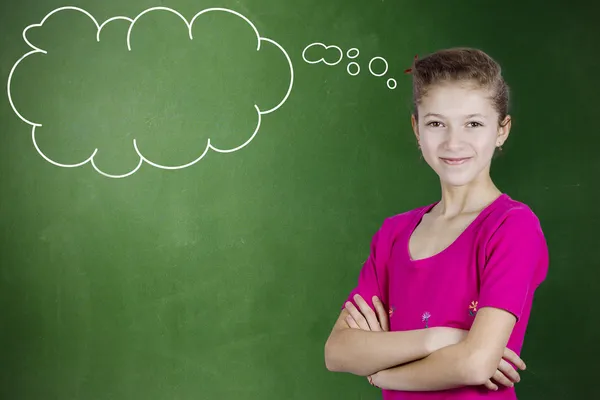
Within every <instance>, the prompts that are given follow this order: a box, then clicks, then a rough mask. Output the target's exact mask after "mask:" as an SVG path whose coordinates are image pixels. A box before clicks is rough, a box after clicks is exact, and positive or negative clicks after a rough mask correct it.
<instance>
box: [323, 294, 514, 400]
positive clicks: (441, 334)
mask: <svg viewBox="0 0 600 400" xmlns="http://www.w3.org/2000/svg"><path fill="white" fill-rule="evenodd" d="M354 300H355V301H356V303H357V304H358V305H359V308H358V309H357V308H356V307H355V306H354V305H353V304H352V303H351V302H348V303H347V304H346V308H345V309H344V310H342V312H341V314H340V316H339V318H338V320H337V322H336V323H335V326H334V328H333V330H332V332H331V334H330V336H329V338H328V340H327V342H326V344H325V363H326V366H327V369H329V370H330V371H337V372H349V373H353V374H355V375H361V376H369V381H370V382H371V383H372V384H373V385H375V386H378V387H380V388H382V389H388V390H403V391H434V390H445V389H452V388H457V387H463V386H475V385H485V386H486V387H487V388H489V389H491V390H496V389H497V388H498V387H497V384H502V385H504V386H512V385H513V384H514V382H518V381H519V380H520V377H519V374H518V373H517V372H516V370H515V369H514V368H513V367H512V366H511V365H510V364H509V363H508V362H507V360H508V361H510V362H512V363H513V364H514V365H516V366H517V367H518V368H520V369H525V363H523V361H522V360H521V359H520V358H519V357H518V356H517V355H516V354H515V353H514V352H512V351H510V350H509V349H507V348H506V344H507V342H508V339H509V337H510V334H511V332H512V329H513V327H514V325H515V322H516V317H515V316H514V315H513V314H511V313H509V312H507V311H504V310H501V309H497V308H490V307H485V308H481V309H480V310H479V311H478V313H477V316H476V318H475V320H474V322H473V325H472V327H471V330H470V331H463V330H460V329H454V328H444V327H440V328H427V329H417V330H412V331H394V332H390V331H389V328H388V319H387V312H386V310H385V309H384V307H383V305H382V304H381V302H380V301H379V300H378V299H377V298H376V297H375V298H374V299H373V304H374V305H375V310H372V309H371V308H370V307H369V305H368V304H367V303H366V302H365V301H364V299H362V298H361V297H360V296H359V295H357V296H356V297H355V299H354Z"/></svg>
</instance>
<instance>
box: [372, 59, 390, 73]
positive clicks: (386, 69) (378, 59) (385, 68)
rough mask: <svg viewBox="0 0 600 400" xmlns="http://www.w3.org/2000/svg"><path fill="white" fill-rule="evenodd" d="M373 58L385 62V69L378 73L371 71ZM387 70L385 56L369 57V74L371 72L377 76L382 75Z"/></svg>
mask: <svg viewBox="0 0 600 400" xmlns="http://www.w3.org/2000/svg"><path fill="white" fill-rule="evenodd" d="M375 60H381V61H383V63H384V64H385V69H384V70H383V72H382V73H380V74H376V73H375V72H373V67H372V65H373V61H375ZM387 71H388V63H387V61H385V58H383V57H373V58H372V59H371V61H369V72H371V74H372V75H373V76H378V77H379V76H383V75H385V74H386V73H387Z"/></svg>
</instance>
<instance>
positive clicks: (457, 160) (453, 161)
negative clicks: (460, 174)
mask: <svg viewBox="0 0 600 400" xmlns="http://www.w3.org/2000/svg"><path fill="white" fill-rule="evenodd" d="M470 159H471V157H440V160H442V161H443V162H444V163H445V164H448V165H461V164H464V163H466V162H467V161H469V160H470Z"/></svg>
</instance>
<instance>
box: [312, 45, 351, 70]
mask: <svg viewBox="0 0 600 400" xmlns="http://www.w3.org/2000/svg"><path fill="white" fill-rule="evenodd" d="M312 47H322V48H323V49H325V50H326V51H327V54H326V55H325V56H323V57H321V58H318V59H316V60H309V59H308V58H307V56H306V53H307V52H308V50H309V49H311V48H312ZM333 54H336V56H337V59H335V60H336V61H333V62H332V61H327V60H326V59H325V58H326V57H333ZM342 58H344V52H343V51H342V49H340V48H339V47H338V46H335V45H329V46H326V45H324V44H323V43H311V44H309V45H308V46H306V47H305V48H304V50H303V51H302V59H303V60H304V61H306V62H307V63H309V64H318V63H321V62H322V63H323V64H326V65H337V64H339V63H340V62H341V61H342Z"/></svg>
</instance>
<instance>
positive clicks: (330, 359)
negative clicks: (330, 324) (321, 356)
mask: <svg viewBox="0 0 600 400" xmlns="http://www.w3.org/2000/svg"><path fill="white" fill-rule="evenodd" d="M340 364H341V363H340V362H339V357H338V356H337V348H336V345H335V340H332V338H331V337H330V338H329V339H327V342H325V368H327V370H328V371H331V372H342V371H341V368H340Z"/></svg>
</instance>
